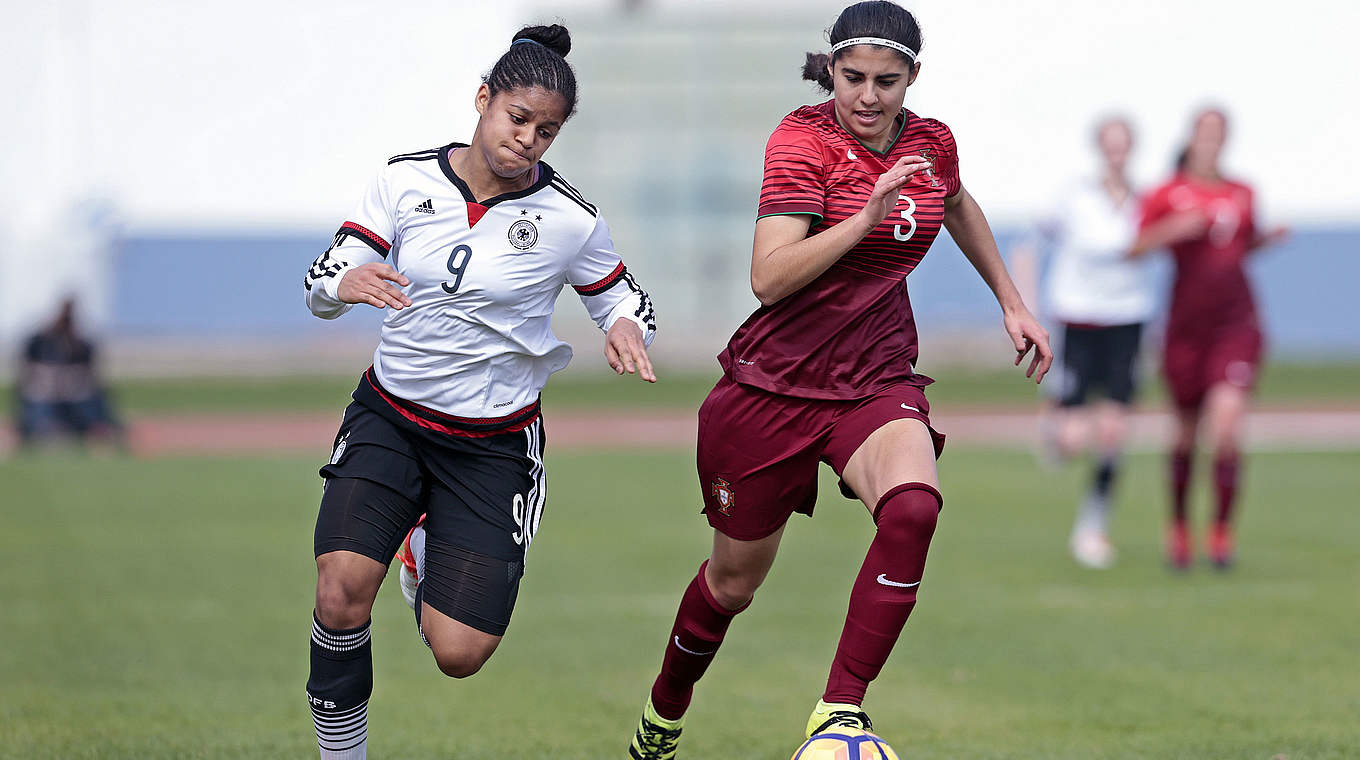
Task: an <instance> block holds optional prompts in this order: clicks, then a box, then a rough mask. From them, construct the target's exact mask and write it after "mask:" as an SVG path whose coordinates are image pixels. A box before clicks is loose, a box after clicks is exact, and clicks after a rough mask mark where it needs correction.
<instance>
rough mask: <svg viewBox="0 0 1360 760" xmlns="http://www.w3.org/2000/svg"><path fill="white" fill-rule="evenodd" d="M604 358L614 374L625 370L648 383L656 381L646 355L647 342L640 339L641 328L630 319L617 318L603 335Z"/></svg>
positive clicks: (649, 360) (620, 373)
mask: <svg viewBox="0 0 1360 760" xmlns="http://www.w3.org/2000/svg"><path fill="white" fill-rule="evenodd" d="M604 358H605V359H606V360H607V361H608V362H609V367H610V369H612V370H614V372H615V374H619V375H622V374H624V373H625V372H626V373H628V374H630V375H641V376H642V379H643V380H646V381H647V382H649V383H654V382H656V372H654V371H653V370H652V360H651V359H650V358H648V356H647V343H646V341H644V340H643V339H642V328H640V327H638V325H637V323H636V322H634V321H633V320H631V319H617V320H615V321H614V324H612V325H610V327H609V332H608V333H606V334H605V336H604Z"/></svg>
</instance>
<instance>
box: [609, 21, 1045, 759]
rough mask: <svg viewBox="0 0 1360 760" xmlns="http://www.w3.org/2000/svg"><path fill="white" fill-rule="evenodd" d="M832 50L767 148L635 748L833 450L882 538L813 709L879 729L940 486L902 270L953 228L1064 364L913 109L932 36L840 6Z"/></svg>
mask: <svg viewBox="0 0 1360 760" xmlns="http://www.w3.org/2000/svg"><path fill="white" fill-rule="evenodd" d="M828 36H829V41H830V42H831V51H830V55H829V56H828V55H826V54H809V55H808V58H807V65H806V66H805V68H804V71H803V76H804V78H806V79H809V80H812V81H815V82H817V83H818V84H819V85H821V87H822V88H823V89H824V90H825V91H827V92H829V93H832V95H833V97H832V99H831V100H829V101H826V102H824V103H821V104H819V105H815V106H804V107H802V108H799V109H797V110H795V111H794V112H793V113H791V114H789V115H788V116H786V117H785V118H784V120H783V121H782V122H781V123H780V124H779V126H778V127H777V128H776V129H775V131H774V134H773V135H772V136H771V137H770V140H769V142H768V144H767V146H766V150H765V177H764V182H763V184H762V187H761V191H760V204H759V211H758V214H759V216H758V218H757V220H756V228H755V242H754V245H753V250H752V259H751V287H752V290H753V291H754V292H755V295H756V297H757V298H759V299H760V302H761V307H760V308H759V309H757V310H756V311H755V312H754V313H753V314H752V315H751V316H750V317H748V318H747V320H746V322H745V323H744V324H742V325H741V327H739V328H738V329H737V331H736V333H735V334H734V335H733V336H732V338H731V340H730V342H729V343H728V345H727V347H726V348H725V349H724V350H723V351H722V353H721V354H720V355H719V357H718V360H719V363H720V364H721V365H722V368H723V376H722V378H721V379H720V380H719V381H718V383H717V385H716V386H714V388H713V390H712V391H711V392H710V393H709V395H708V398H707V399H706V400H705V401H704V403H703V406H702V407H701V408H700V409H699V435H698V470H699V481H700V488H701V489H702V493H703V499H704V513H705V515H706V516H707V517H708V521H709V524H710V525H712V526H713V528H714V536H713V551H712V554H711V556H710V558H709V559H708V560H707V561H705V562H704V563H703V564H702V565H701V566H700V567H699V572H698V574H697V575H696V576H695V577H694V578H693V580H691V581H690V583H689V587H688V588H687V590H686V591H685V592H684V595H683V597H682V599H681V601H680V608H679V610H678V612H677V614H676V620H675V624H674V627H673V628H672V630H671V633H670V635H669V636H668V638H667V642H666V650H665V656H664V660H663V663H662V667H661V673H660V675H658V677H657V679H656V681H655V683H654V684H653V687H652V690H651V693H650V695H649V698H648V699H647V701H646V703H645V705H644V707H643V715H642V719H641V720H640V722H639V726H638V730H637V733H636V734H635V736H634V738H633V743H632V745H631V747H630V753H631V755H632V757H633V758H636V759H638V760H668V759H669V758H672V757H674V756H675V753H676V747H677V744H678V741H679V736H680V731H681V729H682V724H683V719H684V713H685V710H686V709H687V708H688V706H689V702H690V698H691V695H692V693H693V688H694V684H695V683H696V682H697V681H698V680H699V678H700V677H701V676H702V675H703V673H704V671H705V670H706V669H707V667H708V665H709V663H710V662H711V661H712V659H713V656H714V655H715V654H716V653H717V651H718V648H719V646H720V645H721V643H722V640H723V637H724V635H725V633H726V630H727V627H728V625H729V624H730V622H731V620H732V618H733V617H734V616H736V615H737V613H739V612H741V611H742V610H744V609H745V608H746V606H747V605H748V604H749V603H750V601H751V599H752V597H753V595H754V594H755V591H756V589H757V588H758V587H759V586H760V584H761V583H762V582H763V581H764V579H765V576H766V574H767V573H768V572H769V570H770V567H771V565H772V564H773V562H774V558H775V554H776V552H777V551H778V549H779V541H780V538H781V537H782V535H783V532H784V527H785V525H786V523H787V521H788V519H789V517H790V516H791V515H792V514H793V513H794V512H802V513H804V514H808V515H811V514H812V510H813V507H814V505H815V504H816V500H817V470H818V463H819V462H826V463H827V464H829V465H831V468H832V469H833V470H834V471H835V472H836V473H837V474H838V475H839V476H840V477H841V490H842V492H843V493H844V494H845V495H846V496H847V497H851V498H859V499H860V500H861V501H863V503H864V505H865V507H866V508H868V510H869V514H870V515H871V516H872V518H873V520H874V522H875V524H876V526H877V532H876V534H875V536H874V539H873V541H872V542H871V543H870V546H869V551H868V554H867V556H866V557H865V559H864V563H863V565H862V567H861V569H860V572H859V575H858V577H857V578H856V580H855V583H854V586H853V588H852V590H851V593H850V604H849V611H848V613H847V616H846V622H845V627H844V630H843V632H842V634H841V640H840V644H839V646H838V647H837V649H836V654H835V657H834V659H833V661H832V665H831V673H830V676H829V678H828V680H827V686H826V690H825V691H824V692H823V694H822V698H821V699H820V700H818V701H817V704H816V706H815V707H814V708H813V712H812V715H811V717H810V718H809V719H808V723H807V730H806V733H807V734H809V735H811V734H815V733H819V732H821V731H824V730H826V729H828V728H830V727H832V726H850V727H856V728H862V729H869V728H870V727H871V723H870V721H869V717H868V715H866V714H865V713H864V711H863V709H862V708H861V703H862V702H863V699H864V694H865V690H866V689H867V687H868V684H869V682H870V681H872V680H873V679H874V678H875V677H877V675H878V673H879V671H880V670H881V669H882V667H883V664H884V662H885V661H886V660H887V658H888V654H889V653H890V652H891V651H892V648H893V645H894V644H895V643H896V642H897V638H898V636H899V634H900V633H901V630H902V626H903V625H904V624H905V623H906V621H907V617H908V615H909V614H910V613H911V610H912V608H913V607H914V606H915V604H916V592H917V589H918V587H919V586H920V584H921V582H922V572H923V570H924V568H925V561H926V551H927V549H928V547H929V545H930V540H931V537H932V535H933V534H934V531H935V524H936V519H937V515H938V513H939V510H940V507H941V504H942V503H943V500H942V497H941V496H940V492H939V478H938V475H937V472H936V468H935V459H936V457H937V456H938V455H939V453H940V449H941V447H942V446H943V443H944V441H943V436H940V435H939V434H938V433H936V432H935V431H934V430H933V429H932V428H931V427H930V416H929V413H930V406H929V405H928V404H927V402H926V396H925V391H924V388H925V386H927V385H929V384H930V383H931V382H932V381H931V379H930V378H928V377H926V376H924V375H920V374H917V373H916V371H915V367H914V365H915V362H916V358H917V337H916V327H915V321H914V319H913V316H912V310H911V303H910V300H909V299H908V296H907V284H906V279H905V278H906V276H907V275H908V274H909V273H910V272H911V271H912V270H913V269H914V268H915V267H916V265H917V264H918V263H919V262H920V261H921V258H922V257H923V256H925V254H926V251H927V249H929V247H930V245H931V243H932V242H933V241H934V240H935V237H936V235H938V234H939V231H940V228H941V227H942V226H943V227H947V228H948V229H949V232H950V235H952V236H953V238H954V240H955V241H956V242H957V243H958V245H959V247H960V248H961V249H962V250H963V252H964V254H965V255H966V256H967V258H968V260H969V261H970V262H971V263H972V265H973V266H974V267H975V268H976V269H977V271H978V273H979V274H981V275H982V278H983V279H984V280H985V281H986V282H987V284H988V285H989V286H990V287H991V289H992V292H993V293H994V294H995V296H996V299H997V301H998V303H999V304H1000V306H1001V312H1002V318H1003V324H1004V326H1005V329H1006V332H1007V333H1008V335H1009V336H1010V339H1011V342H1012V344H1013V346H1014V349H1015V354H1014V359H1015V363H1016V364H1019V363H1020V361H1021V360H1022V359H1023V358H1025V357H1026V355H1027V354H1028V352H1029V351H1030V350H1031V349H1034V350H1035V356H1034V359H1033V361H1032V362H1031V363H1030V365H1029V371H1028V372H1027V374H1029V375H1032V376H1033V377H1034V378H1035V380H1036V381H1037V380H1040V379H1042V377H1043V375H1044V373H1045V372H1047V370H1048V366H1049V364H1050V363H1051V362H1052V354H1051V352H1050V351H1049V347H1048V334H1047V333H1046V332H1045V331H1044V329H1043V328H1042V327H1040V326H1039V323H1038V321H1037V320H1036V319H1035V318H1034V316H1033V315H1032V314H1030V312H1029V310H1028V309H1027V308H1026V307H1025V304H1024V303H1023V301H1022V300H1021V298H1020V295H1019V293H1018V292H1017V291H1016V289H1015V286H1014V284H1012V282H1011V278H1010V276H1009V275H1008V274H1007V272H1006V268H1005V265H1004V264H1003V263H1002V260H1001V255H1000V253H999V252H998V251H997V248H996V242H995V241H994V240H993V238H992V233H991V229H990V228H989V227H988V224H987V220H986V218H985V217H984V216H983V213H982V209H981V208H980V207H979V206H978V204H977V202H976V201H974V200H973V198H972V196H971V195H969V193H968V191H967V190H965V189H964V187H963V184H962V183H961V181H960V179H959V163H958V162H959V157H958V152H957V148H956V146H955V143H954V137H953V134H952V133H951V132H950V130H949V128H948V127H947V126H945V125H944V124H943V123H941V122H939V121H936V120H934V119H928V118H923V117H920V116H917V115H916V114H914V113H912V112H911V111H909V110H907V109H905V108H903V101H904V98H905V96H906V92H907V87H908V86H910V85H911V83H912V82H913V81H914V80H915V79H916V77H917V75H918V74H919V73H920V64H919V63H917V56H918V54H919V52H920V49H921V30H920V27H919V26H918V25H917V23H916V19H915V18H914V17H913V16H912V14H911V13H909V12H908V11H906V10H904V9H903V8H901V7H899V6H897V5H895V4H893V3H890V2H865V3H858V4H856V5H852V6H850V7H848V8H846V9H845V10H844V11H843V12H842V13H841V14H840V17H839V18H838V19H837V20H836V23H835V25H834V26H833V27H832V28H831V30H830V34H829V35H828Z"/></svg>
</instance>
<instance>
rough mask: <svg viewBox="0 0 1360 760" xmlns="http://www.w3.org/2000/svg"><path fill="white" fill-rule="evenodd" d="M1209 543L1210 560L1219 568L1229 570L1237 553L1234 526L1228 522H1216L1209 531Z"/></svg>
mask: <svg viewBox="0 0 1360 760" xmlns="http://www.w3.org/2000/svg"><path fill="white" fill-rule="evenodd" d="M1208 544H1209V546H1208V549H1209V561H1211V562H1213V563H1214V567H1217V568H1218V569H1219V570H1227V569H1228V568H1230V567H1232V564H1233V560H1234V559H1235V558H1236V555H1237V549H1236V542H1234V541H1233V532H1232V526H1230V525H1228V524H1227V523H1216V524H1215V525H1214V527H1213V530H1211V531H1210V532H1209V540H1208Z"/></svg>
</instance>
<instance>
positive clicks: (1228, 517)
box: [1214, 451, 1242, 525]
mask: <svg viewBox="0 0 1360 760" xmlns="http://www.w3.org/2000/svg"><path fill="white" fill-rule="evenodd" d="M1241 462H1242V457H1241V455H1239V454H1238V453H1237V452H1236V451H1230V452H1223V453H1220V454H1219V455H1218V458H1217V459H1215V460H1214V491H1215V493H1216V494H1217V496H1218V514H1217V516H1216V519H1217V521H1218V522H1219V524H1222V525H1226V524H1227V523H1229V522H1231V521H1232V515H1233V507H1234V506H1235V505H1236V502H1237V478H1238V472H1239V471H1240V470H1241Z"/></svg>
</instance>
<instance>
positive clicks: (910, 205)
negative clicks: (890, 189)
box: [893, 195, 916, 242]
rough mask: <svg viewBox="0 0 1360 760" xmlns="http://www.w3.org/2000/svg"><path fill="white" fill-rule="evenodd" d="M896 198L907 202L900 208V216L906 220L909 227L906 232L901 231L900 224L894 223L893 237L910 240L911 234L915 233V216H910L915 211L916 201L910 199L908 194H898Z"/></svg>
mask: <svg viewBox="0 0 1360 760" xmlns="http://www.w3.org/2000/svg"><path fill="white" fill-rule="evenodd" d="M897 200H899V201H906V202H907V207H906V208H905V209H903V210H902V218H903V219H905V220H907V224H909V225H910V227H909V228H908V229H907V231H906V232H902V225H900V224H894V225H893V237H894V238H896V239H898V240H901V241H904V242H905V241H907V240H911V236H912V235H915V234H916V217H914V216H912V214H915V213H916V201H914V200H912V199H911V196H909V195H899V196H897Z"/></svg>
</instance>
